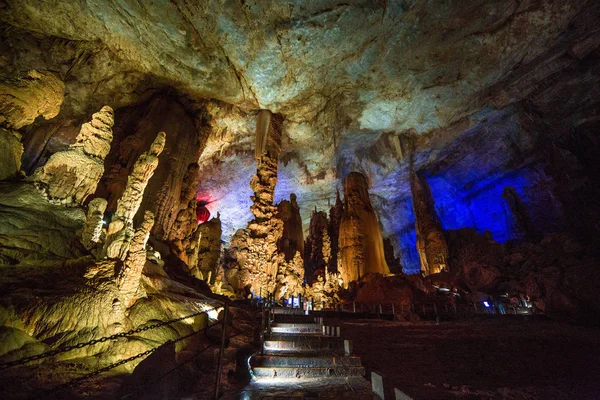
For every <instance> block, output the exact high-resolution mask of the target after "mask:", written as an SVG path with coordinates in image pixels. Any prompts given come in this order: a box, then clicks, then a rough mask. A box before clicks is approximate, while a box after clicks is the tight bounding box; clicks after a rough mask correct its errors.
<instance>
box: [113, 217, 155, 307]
mask: <svg viewBox="0 0 600 400" xmlns="http://www.w3.org/2000/svg"><path fill="white" fill-rule="evenodd" d="M153 224H154V214H152V211H147V210H146V212H145V213H144V222H142V225H141V226H140V227H138V228H137V229H136V230H135V234H134V235H133V239H131V244H130V245H129V251H128V252H127V256H126V257H125V262H124V263H123V266H122V268H121V270H120V271H119V272H118V274H117V289H118V290H119V295H120V300H121V304H122V305H124V306H125V308H129V307H130V306H131V305H132V304H133V303H134V302H135V301H136V300H137V299H138V298H140V297H141V296H139V295H137V292H138V288H139V286H140V279H141V277H142V270H143V269H144V265H145V264H146V243H148V238H149V237H150V229H152V225H153Z"/></svg>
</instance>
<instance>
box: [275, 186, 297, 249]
mask: <svg viewBox="0 0 600 400" xmlns="http://www.w3.org/2000/svg"><path fill="white" fill-rule="evenodd" d="M277 216H278V218H279V219H281V220H282V221H283V234H282V236H281V239H279V242H278V243H277V249H278V250H279V251H280V252H282V253H283V254H285V260H286V261H290V260H293V259H294V256H295V255H296V252H299V253H300V254H304V234H303V232H302V217H300V207H298V202H297V201H296V195H295V194H294V193H292V194H290V200H289V201H288V200H283V201H281V202H280V203H279V204H278V205H277Z"/></svg>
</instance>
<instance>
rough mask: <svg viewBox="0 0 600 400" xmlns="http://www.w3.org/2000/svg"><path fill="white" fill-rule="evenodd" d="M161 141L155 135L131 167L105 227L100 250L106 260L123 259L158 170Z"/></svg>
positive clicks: (163, 141)
mask: <svg viewBox="0 0 600 400" xmlns="http://www.w3.org/2000/svg"><path fill="white" fill-rule="evenodd" d="M165 141H166V134H165V133H164V132H159V133H158V135H157V136H156V139H155V140H154V142H153V143H152V145H151V146H150V150H148V151H147V152H146V153H144V154H142V155H141V156H140V158H139V159H138V160H137V162H136V163H135V165H134V166H133V172H132V173H131V175H130V176H129V178H128V179H127V186H126V187H125V191H124V192H123V195H122V197H121V198H120V199H119V201H118V202H117V209H116V211H115V213H114V214H113V217H112V221H111V222H110V225H108V232H107V234H106V243H105V245H104V249H105V253H106V256H107V257H109V258H119V259H121V260H124V259H125V255H126V254H127V250H128V248H129V243H130V241H131V240H132V238H133V217H134V216H135V214H136V213H137V211H138V209H139V208H140V205H141V204H142V199H143V197H144V190H145V188H146V185H147V184H148V181H149V180H150V178H151V177H152V175H153V174H154V170H155V169H156V167H157V166H158V156H159V155H160V153H161V152H162V150H163V148H164V147H165Z"/></svg>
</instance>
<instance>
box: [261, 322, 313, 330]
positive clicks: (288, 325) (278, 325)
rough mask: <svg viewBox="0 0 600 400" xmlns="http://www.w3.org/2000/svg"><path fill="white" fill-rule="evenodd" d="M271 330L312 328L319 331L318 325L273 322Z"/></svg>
mask: <svg viewBox="0 0 600 400" xmlns="http://www.w3.org/2000/svg"><path fill="white" fill-rule="evenodd" d="M271 328H292V329H293V328H314V329H321V325H320V324H316V323H314V322H312V323H303V322H300V323H298V322H273V324H272V325H271Z"/></svg>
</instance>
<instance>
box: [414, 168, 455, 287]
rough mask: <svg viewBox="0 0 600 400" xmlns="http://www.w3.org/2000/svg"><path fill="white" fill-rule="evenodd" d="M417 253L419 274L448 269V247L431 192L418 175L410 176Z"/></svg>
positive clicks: (422, 178)
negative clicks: (419, 262)
mask: <svg viewBox="0 0 600 400" xmlns="http://www.w3.org/2000/svg"><path fill="white" fill-rule="evenodd" d="M410 188H411V191H412V200H413V209H414V212H415V230H416V232H417V251H418V252H419V257H420V259H421V272H422V273H424V274H425V275H430V274H437V273H438V272H441V271H444V270H446V269H447V268H448V245H447V244H446V238H445V236H444V231H443V229H442V224H441V223H440V221H439V219H438V217H437V215H436V213H435V207H434V202H433V197H432V196H431V190H430V189H429V185H428V184H427V181H426V180H425V178H424V177H423V176H421V175H419V174H418V173H414V172H412V173H411V174H410Z"/></svg>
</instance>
